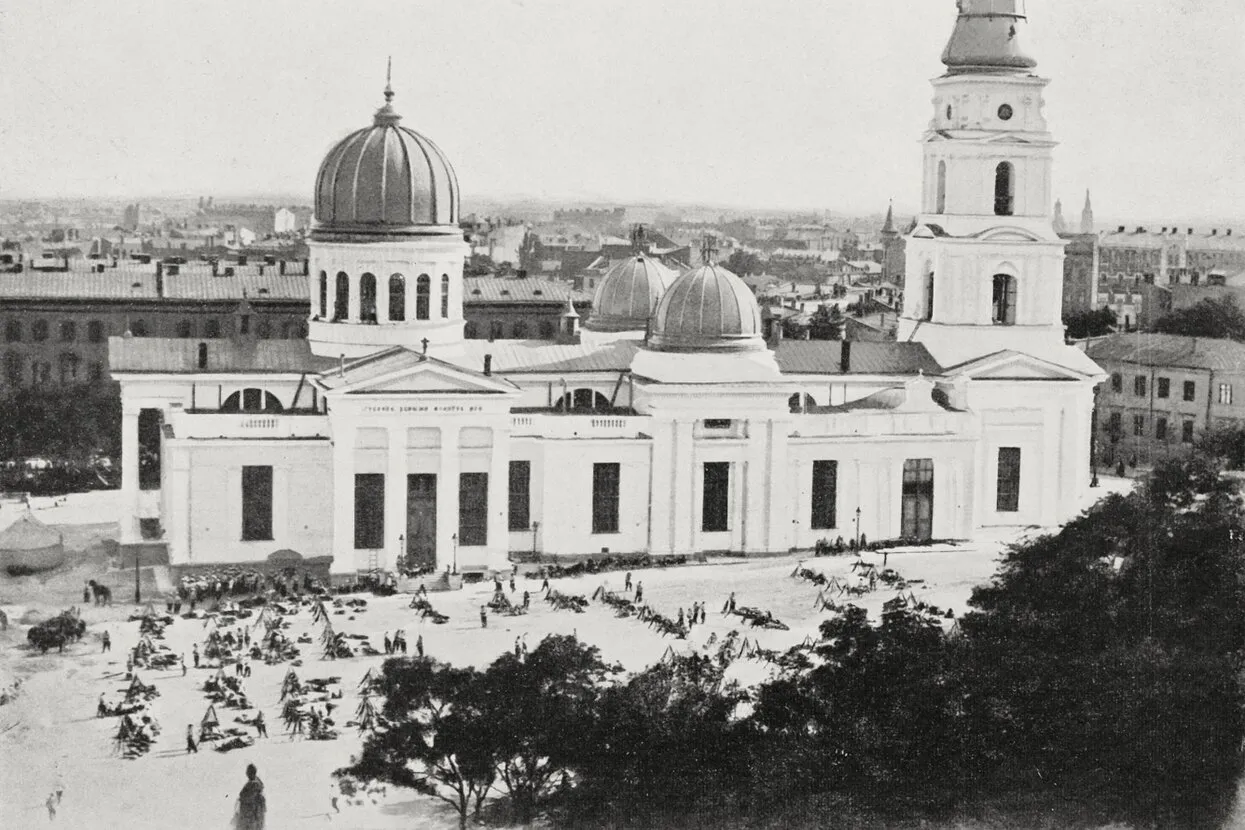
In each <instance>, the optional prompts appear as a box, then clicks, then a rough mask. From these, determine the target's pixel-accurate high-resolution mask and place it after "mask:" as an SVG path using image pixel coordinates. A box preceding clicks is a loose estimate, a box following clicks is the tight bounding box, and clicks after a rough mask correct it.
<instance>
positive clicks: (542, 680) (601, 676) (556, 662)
mask: <svg viewBox="0 0 1245 830" xmlns="http://www.w3.org/2000/svg"><path fill="white" fill-rule="evenodd" d="M616 670H617V669H616V667H611V666H608V665H606V664H605V663H604V662H603V661H602V660H601V656H600V652H599V650H598V649H597V648H596V646H592V645H588V644H586V643H583V642H580V640H579V639H578V638H576V637H573V636H572V637H567V636H561V635H550V636H548V637H546V638H545V639H543V640H542V641H541V642H540V644H539V645H537V647H536V648H535V649H533V650H532V651H531V653H530V654H528V655H527V656H526V657H525V658H522V659H520V658H518V657H515V656H514V654H512V653H510V652H507V653H506V654H504V655H502V656H501V657H499V658H498V659H497V660H496V661H494V662H493V664H492V665H491V666H489V667H488V669H487V670H485V671H484V673H483V675H482V676H481V678H480V681H481V682H480V691H481V694H482V696H483V699H484V700H485V701H487V705H486V706H485V707H484V709H483V713H484V716H485V717H486V718H487V720H488V723H489V729H490V735H491V740H492V753H493V759H494V764H495V766H496V772H497V778H498V780H499V781H500V783H501V786H503V787H504V788H505V790H506V792H507V794H508V795H509V797H510V802H511V805H512V807H513V809H514V814H515V821H517V822H519V823H522V824H527V823H529V822H531V820H532V818H533V817H534V816H535V814H536V809H537V808H538V807H539V806H540V804H541V803H542V801H543V800H544V799H546V798H547V797H548V796H550V795H552V794H553V793H554V792H556V791H557V790H558V789H559V788H560V787H561V786H562V785H563V784H564V783H566V782H568V781H569V775H570V769H571V766H572V764H573V762H574V760H575V759H576V758H582V757H583V754H584V751H585V748H584V745H583V744H582V739H583V736H584V735H585V734H586V733H587V731H588V729H587V724H588V723H590V721H591V717H592V712H593V707H594V705H595V703H596V700H597V695H598V692H599V687H600V685H601V684H602V683H603V682H604V681H605V680H606V678H607V677H608V676H609V675H610V674H611V672H613V671H616Z"/></svg>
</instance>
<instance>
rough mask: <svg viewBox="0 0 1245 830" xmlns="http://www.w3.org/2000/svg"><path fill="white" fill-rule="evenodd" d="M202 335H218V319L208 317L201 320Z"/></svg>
mask: <svg viewBox="0 0 1245 830" xmlns="http://www.w3.org/2000/svg"><path fill="white" fill-rule="evenodd" d="M203 336H204V337H220V320H217V319H216V318H215V317H210V318H208V319H207V320H205V321H204V322H203Z"/></svg>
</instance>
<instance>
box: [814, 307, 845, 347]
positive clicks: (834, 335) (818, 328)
mask: <svg viewBox="0 0 1245 830" xmlns="http://www.w3.org/2000/svg"><path fill="white" fill-rule="evenodd" d="M808 336H809V338H810V339H812V340H842V339H843V313H842V312H841V311H839V307H838V306H837V305H830V306H826V305H820V306H817V310H816V311H814V312H813V315H812V317H811V318H810V319H809V323H808Z"/></svg>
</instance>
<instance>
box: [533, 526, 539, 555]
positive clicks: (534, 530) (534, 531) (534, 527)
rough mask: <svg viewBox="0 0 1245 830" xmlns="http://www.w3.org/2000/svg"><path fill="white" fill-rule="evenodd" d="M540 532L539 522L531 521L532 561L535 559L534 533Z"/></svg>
mask: <svg viewBox="0 0 1245 830" xmlns="http://www.w3.org/2000/svg"><path fill="white" fill-rule="evenodd" d="M539 532H540V522H532V561H533V562H535V561H536V534H537V533H539Z"/></svg>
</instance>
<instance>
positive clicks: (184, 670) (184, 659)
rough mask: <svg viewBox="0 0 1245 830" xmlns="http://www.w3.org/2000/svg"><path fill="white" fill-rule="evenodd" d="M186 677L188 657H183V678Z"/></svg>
mask: <svg viewBox="0 0 1245 830" xmlns="http://www.w3.org/2000/svg"><path fill="white" fill-rule="evenodd" d="M185 676H186V655H184V654H183V655H182V677H185Z"/></svg>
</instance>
